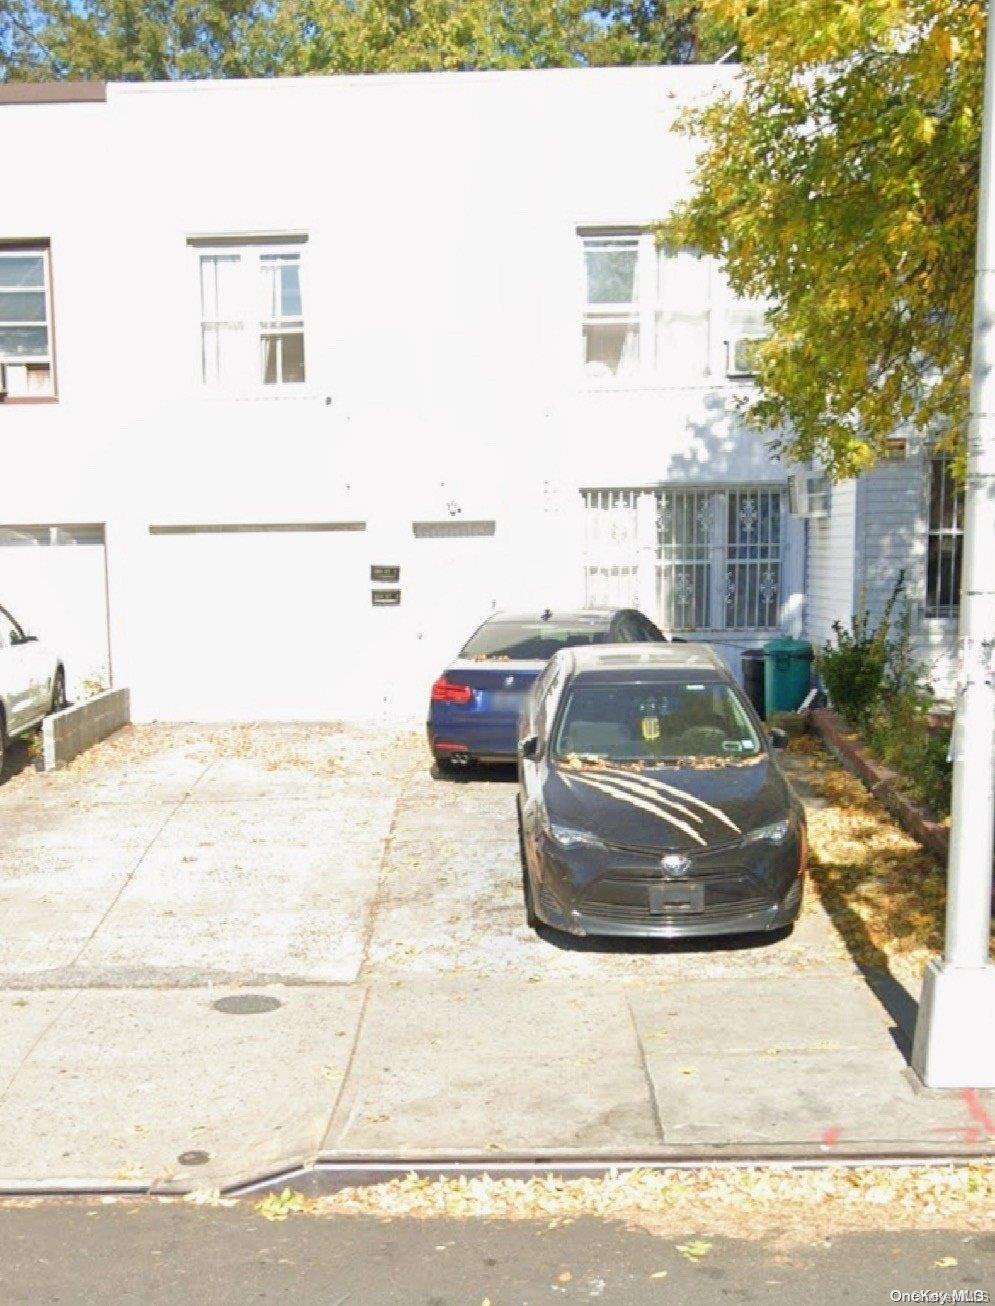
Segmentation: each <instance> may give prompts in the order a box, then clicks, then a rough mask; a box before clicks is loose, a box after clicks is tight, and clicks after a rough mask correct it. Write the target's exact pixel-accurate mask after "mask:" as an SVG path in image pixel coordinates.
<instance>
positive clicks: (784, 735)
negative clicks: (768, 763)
mask: <svg viewBox="0 0 995 1306" xmlns="http://www.w3.org/2000/svg"><path fill="white" fill-rule="evenodd" d="M770 742H771V743H772V744H773V745H774V747H775V748H787V746H788V732H787V731H786V730H782V729H781V727H780V726H771V728H770Z"/></svg>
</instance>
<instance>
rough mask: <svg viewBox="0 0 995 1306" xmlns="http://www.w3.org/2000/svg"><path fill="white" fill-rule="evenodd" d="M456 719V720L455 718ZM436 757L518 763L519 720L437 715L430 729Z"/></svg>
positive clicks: (515, 717)
mask: <svg viewBox="0 0 995 1306" xmlns="http://www.w3.org/2000/svg"><path fill="white" fill-rule="evenodd" d="M454 718H455V719H454ZM426 732H427V735H428V746H429V748H430V749H431V750H432V753H433V754H434V756H436V757H455V756H459V755H462V756H464V757H467V758H470V759H472V760H473V761H476V762H514V761H515V759H516V757H517V756H518V717H517V716H514V717H499V716H494V717H490V716H487V717H485V716H482V715H477V716H475V717H471V716H469V714H464V715H463V717H462V719H461V718H459V717H456V714H455V713H446V714H443V713H439V715H438V716H436V715H435V714H434V713H433V714H431V715H430V716H429V719H428V723H427V726H426Z"/></svg>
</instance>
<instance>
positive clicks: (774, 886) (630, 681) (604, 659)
mask: <svg viewBox="0 0 995 1306" xmlns="http://www.w3.org/2000/svg"><path fill="white" fill-rule="evenodd" d="M782 742H783V737H782V736H780V733H779V732H776V731H772V732H771V733H770V735H768V733H767V732H766V731H765V729H764V727H763V725H762V724H761V722H760V720H759V718H758V717H757V716H756V714H755V712H754V711H753V708H752V707H751V705H750V704H749V702H748V701H747V699H746V698H745V697H744V695H743V693H742V691H741V690H740V689H739V687H738V685H737V684H736V683H735V681H734V680H733V678H732V677H731V675H730V674H729V672H728V670H727V669H726V667H725V665H724V663H723V662H722V661H721V659H720V658H718V657H717V656H716V654H715V653H713V652H712V650H711V649H709V648H708V647H707V646H705V645H701V644H682V645H678V644H671V645H643V646H632V645H627V646H621V645H602V646H601V647H598V648H584V649H568V650H565V651H564V652H562V653H558V654H557V655H556V656H555V657H554V658H553V660H552V661H551V662H550V663H549V665H548V666H547V667H546V669H545V670H544V671H543V673H542V675H541V676H540V677H539V679H538V680H537V681H536V683H535V686H534V687H533V690H532V692H531V694H530V695H529V698H528V700H527V702H526V706H525V709H524V711H523V713H522V717H521V722H520V727H519V793H518V814H519V822H520V832H521V846H522V871H523V879H524V890H525V904H526V912H527V914H528V919H529V923H530V924H531V925H533V926H534V925H536V924H538V923H539V922H543V923H545V924H547V925H550V926H552V927H553V928H555V929H559V930H565V931H568V932H569V933H571V934H578V935H585V934H614V935H633V936H640V935H648V936H656V937H662V938H683V937H690V936H694V935H713V934H716V935H717V934H734V933H735V934H738V933H749V932H754V931H764V932H765V931H771V930H778V929H781V928H782V927H784V926H787V925H790V924H791V923H792V922H793V921H794V920H795V919H796V917H797V916H798V912H799V910H800V908H801V901H802V888H803V882H804V876H805V859H806V851H807V841H806V834H805V815H804V810H803V808H802V805H801V803H800V802H799V801H798V799H797V797H796V796H795V794H794V792H793V791H792V789H791V787H790V785H789V784H788V782H787V781H786V780H785V778H784V775H783V774H782V772H781V769H780V767H779V766H778V764H777V762H776V760H775V758H774V754H773V751H772V750H773V746H774V745H776V744H780V743H782Z"/></svg>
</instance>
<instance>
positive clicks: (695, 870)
mask: <svg viewBox="0 0 995 1306" xmlns="http://www.w3.org/2000/svg"><path fill="white" fill-rule="evenodd" d="M538 850H539V861H540V868H541V879H540V881H539V882H538V883H537V884H535V885H534V893H533V898H534V902H535V908H536V913H537V915H538V916H539V918H540V919H541V920H542V921H544V922H545V924H547V925H549V926H551V927H552V928H553V929H557V930H563V931H565V932H566V933H568V934H574V935H581V936H583V935H608V936H616V937H622V938H660V939H688V938H705V937H709V936H713V935H723V934H754V933H761V934H762V933H768V932H770V931H774V930H780V929H783V928H784V927H786V926H788V925H791V924H792V923H793V922H794V921H795V920H796V919H797V917H798V914H799V912H800V910H801V904H802V894H803V888H804V878H805V838H804V834H803V833H799V835H797V836H796V837H792V838H791V839H789V840H788V841H787V843H786V844H785V845H784V846H780V847H767V846H759V845H758V847H757V848H752V847H750V848H744V847H742V846H740V845H733V846H730V847H727V848H722V849H715V850H710V851H709V852H707V853H702V854H700V855H699V856H697V857H695V858H694V859H693V865H692V870H691V872H690V873H689V874H688V875H685V876H681V877H671V876H668V875H665V874H664V872H663V871H662V869H661V867H660V860H659V858H658V857H656V856H651V855H647V854H635V853H623V852H620V851H618V850H615V849H597V850H594V849H574V850H570V851H569V852H566V851H565V850H563V849H562V848H561V847H560V846H559V845H557V844H554V843H553V841H552V840H551V839H549V838H548V836H545V837H542V838H541V839H540V840H539V844H538ZM669 897H673V898H674V899H678V900H680V899H686V901H675V902H669V901H667V900H668V898H669Z"/></svg>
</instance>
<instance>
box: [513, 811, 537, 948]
mask: <svg viewBox="0 0 995 1306" xmlns="http://www.w3.org/2000/svg"><path fill="white" fill-rule="evenodd" d="M515 807H516V808H517V810H518V856H519V859H520V860H521V863H522V898H523V900H524V902H525V923H526V925H528V927H529V929H530V930H537V929H538V928H539V917H538V916H537V915H536V909H535V900H534V898H533V897H532V880H531V878H530V877H529V861H528V858H527V857H526V856H525V830H524V828H523V825H522V805H521V803H520V802H519V801H517V800H516V803H515Z"/></svg>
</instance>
